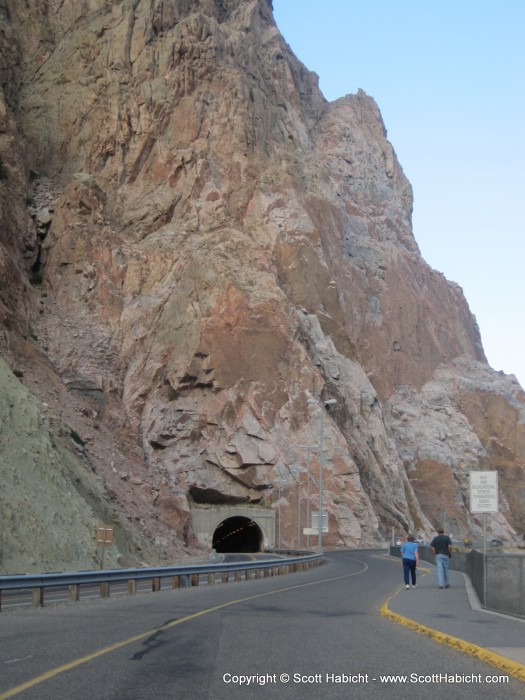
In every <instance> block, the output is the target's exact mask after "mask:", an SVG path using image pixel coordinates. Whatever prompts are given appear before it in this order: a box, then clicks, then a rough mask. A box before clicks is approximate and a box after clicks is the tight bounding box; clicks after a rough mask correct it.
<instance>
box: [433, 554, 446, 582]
mask: <svg viewBox="0 0 525 700" xmlns="http://www.w3.org/2000/svg"><path fill="white" fill-rule="evenodd" d="M448 559H449V557H448V554H436V567H437V576H438V586H439V587H440V588H443V587H444V586H448Z"/></svg>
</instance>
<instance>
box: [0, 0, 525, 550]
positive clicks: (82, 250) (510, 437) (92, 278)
mask: <svg viewBox="0 0 525 700" xmlns="http://www.w3.org/2000/svg"><path fill="white" fill-rule="evenodd" d="M6 7H7V10H6V11H4V15H3V16H2V18H1V21H2V27H3V33H2V42H3V44H4V46H3V48H5V51H4V52H3V53H2V56H3V59H2V60H3V64H2V66H1V68H2V72H3V73H4V77H5V80H4V81H3V83H4V85H5V86H6V87H5V88H4V93H3V96H2V102H1V104H0V147H1V153H0V155H1V158H2V161H1V162H2V170H1V172H0V187H1V194H2V196H1V201H2V210H1V212H0V215H1V220H2V223H3V224H5V225H4V226H3V229H2V232H1V233H0V236H1V240H0V243H1V249H0V253H1V254H0V264H1V265H2V270H3V271H5V275H6V278H5V279H6V282H7V283H6V284H5V286H4V287H3V288H2V290H0V291H1V293H2V296H1V298H2V304H3V306H2V307H1V308H2V314H3V316H2V321H3V327H4V331H3V338H4V340H3V342H4V346H3V347H4V355H5V356H6V358H7V359H8V361H9V362H10V364H11V365H12V366H15V365H17V366H20V367H23V369H24V377H25V381H26V382H27V383H28V384H31V388H32V390H34V391H35V392H36V393H43V392H44V391H45V387H47V386H48V385H49V383H50V382H56V380H57V377H58V378H59V379H60V381H61V382H62V385H63V386H64V387H65V388H67V393H64V392H63V393H60V397H61V401H62V402H63V404H62V405H63V407H64V410H67V411H69V413H68V415H70V416H71V417H73V416H76V420H77V421H78V423H77V424H75V428H76V429H77V430H81V431H82V434H83V435H87V436H89V441H88V446H87V449H90V450H91V452H92V456H93V457H95V459H96V462H97V465H98V469H99V470H100V471H101V472H102V473H104V475H107V488H110V489H112V492H113V493H114V494H115V497H116V498H117V500H118V501H119V502H120V503H121V505H122V507H124V508H125V509H128V510H129V511H135V512H140V517H141V518H142V527H143V530H144V532H145V534H146V535H147V536H149V537H152V536H153V533H154V532H155V531H156V528H157V527H158V526H159V525H160V527H162V528H168V529H169V528H172V530H173V531H174V532H176V535H177V538H179V539H180V540H181V541H182V542H184V543H185V544H186V545H191V544H192V541H193V540H192V531H191V520H190V517H189V506H190V505H191V504H203V503H240V502H248V503H252V504H258V505H264V506H266V507H275V504H276V500H277V495H276V489H273V488H272V485H273V484H274V482H275V478H276V476H277V475H280V474H283V473H285V474H286V475H287V478H289V479H290V484H292V479H291V476H290V472H289V467H290V466H291V465H293V464H296V463H304V462H305V460H306V459H307V454H306V453H305V450H304V448H301V447H300V445H305V444H306V445H315V444H316V443H317V442H318V440H319V427H320V424H319V414H315V413H314V414H312V412H311V405H310V404H309V403H308V398H309V397H314V398H322V399H325V398H327V397H329V396H331V397H335V398H337V401H338V404H337V406H336V407H335V409H333V410H332V412H331V413H330V414H329V415H328V416H327V417H326V420H325V426H324V427H325V433H326V435H325V438H326V444H327V446H328V451H329V454H327V457H328V463H327V465H326V474H325V476H326V493H327V498H326V503H327V504H328V508H329V514H330V529H331V532H330V534H329V535H328V536H327V543H328V544H332V545H371V544H373V543H375V542H377V541H378V540H379V539H382V538H383V537H384V536H385V535H387V534H388V533H389V532H390V528H391V527H395V528H397V529H401V530H406V529H409V528H413V527H418V528H419V529H421V530H428V529H430V527H431V522H430V521H432V522H435V521H436V519H437V518H438V516H439V512H437V511H436V508H435V507H434V506H433V505H432V503H431V501H430V500H429V499H428V498H427V491H425V490H424V489H419V490H418V488H417V487H416V486H415V485H416V484H418V483H419V482H414V485H412V482H410V481H409V477H407V473H406V472H407V470H408V472H409V475H410V474H412V472H413V471H414V470H416V472H417V473H418V474H419V473H420V472H421V474H422V473H423V471H422V470H424V473H425V475H426V476H425V479H428V480H429V481H428V483H429V484H432V485H433V487H434V488H438V487H439V484H440V482H441V478H442V473H443V472H442V470H441V465H447V469H448V471H447V474H449V476H447V479H449V480H450V486H449V487H447V489H448V490H447V494H448V495H449V496H450V497H452V495H453V500H454V503H456V501H457V513H458V516H457V517H458V522H461V523H462V525H463V526H464V527H465V528H467V527H468V528H470V529H474V530H475V529H476V527H478V524H477V523H476V522H474V521H473V520H472V519H469V518H467V516H466V515H465V493H466V492H465V488H466V482H465V473H466V471H465V470H466V469H467V467H469V468H478V469H479V468H486V466H487V464H488V463H489V462H490V455H496V454H497V455H501V459H502V460H503V459H504V462H503V461H502V462H501V466H502V468H503V467H504V469H505V470H506V472H505V473H506V474H507V477H506V478H508V483H509V484H510V483H511V482H512V480H513V479H514V480H517V481H519V480H520V479H522V478H523V456H524V445H523V441H522V440H521V439H519V440H518V439H516V438H515V435H517V434H518V433H519V430H518V427H519V425H520V424H521V423H520V421H521V411H522V409H523V396H522V394H519V392H517V390H516V387H515V383H514V382H513V380H512V378H505V377H499V375H498V382H497V383H498V386H505V387H507V388H506V389H505V390H503V389H501V390H499V393H498V394H497V399H496V398H495V395H494V392H493V387H494V386H495V384H496V382H495V381H494V382H493V381H489V380H487V381H485V382H481V384H477V383H476V381H475V380H474V379H470V380H468V381H467V378H465V379H464V382H465V385H466V384H468V383H469V381H470V384H469V386H470V387H471V392H470V393H469V394H468V395H467V394H466V393H464V392H463V390H462V396H463V403H462V406H463V408H461V407H460V408H457V409H455V411H456V412H452V411H450V412H449V414H447V415H448V417H446V418H445V419H444V418H443V414H442V413H439V412H436V411H433V410H432V411H426V412H425V422H424V425H425V427H424V429H423V428H422V427H421V425H422V424H421V422H419V423H417V422H415V418H414V416H416V415H417V416H419V415H420V413H421V406H423V405H426V404H427V403H428V402H429V401H430V400H429V399H428V393H429V389H428V387H429V382H430V384H431V386H434V384H433V382H435V381H437V380H436V379H435V377H441V379H439V381H440V382H444V383H443V384H442V385H441V384H440V386H441V389H440V391H441V392H442V393H443V396H445V397H446V400H445V399H444V400H445V401H450V402H454V401H455V398H454V397H455V396H456V392H457V391H458V389H457V387H458V386H459V384H460V383H461V382H460V380H459V377H460V376H462V375H461V370H460V369H458V368H461V367H463V366H464V363H467V365H468V363H473V365H472V366H479V367H482V368H483V372H484V373H486V375H487V376H492V374H491V372H492V371H491V370H490V368H488V367H487V366H486V364H485V358H484V354H483V349H482V346H481V341H480V338H479V332H478V329H477V326H476V323H475V320H474V318H473V317H472V316H471V314H470V311H469V309H468V305H467V303H466V301H465V300H464V298H463V295H462V292H461V290H460V288H459V287H458V286H457V285H455V284H453V283H450V282H448V281H447V280H446V279H445V278H444V277H443V276H442V275H441V274H439V273H437V272H435V271H434V270H432V269H431V268H429V266H428V265H427V264H426V263H425V262H424V260H422V258H421V256H420V254H419V250H418V247H417V244H416V242H415V240H414V237H413V234H412V228H411V210H412V192H411V188H410V185H409V183H408V181H407V180H406V178H405V176H404V175H403V172H402V170H401V167H400V166H399V164H398V162H397V158H396V156H395V153H394V150H393V148H392V146H391V145H390V144H389V142H388V141H387V138H386V131H385V128H384V125H383V122H382V119H381V115H380V113H379V110H378V108H377V106H376V104H375V103H374V101H373V100H372V99H371V98H370V97H368V96H367V95H365V94H364V93H363V92H361V91H360V92H359V93H358V94H357V95H347V96H346V97H344V98H341V99H340V100H338V101H336V102H334V103H327V102H326V101H325V100H324V98H323V96H322V94H321V93H320V91H319V90H318V87H317V79H316V76H315V75H314V74H312V73H309V72H308V71H307V70H306V69H305V68H304V66H302V65H301V64H300V63H299V62H298V61H297V60H296V58H295V57H294V56H293V54H292V53H291V52H290V50H289V48H288V47H287V46H286V44H285V43H284V41H283V39H282V37H281V36H280V34H279V32H278V30H277V28H276V26H275V24H274V21H273V18H272V14H271V3H269V2H268V1H267V0H248V1H246V2H240V1H239V0H222V1H219V0H200V1H198V2H195V1H193V2H189V1H185V0H170V2H167V1H166V0H147V1H146V0H132V1H131V0H128V1H127V2H126V1H124V0H122V1H121V2H113V3H106V2H103V1H102V0H90V1H89V2H83V3H76V2H72V1H70V0H65V1H64V0H60V2H59V1H58V0H50V1H48V2H44V1H43V0H32V1H31V2H29V3H24V4H21V3H15V2H7V5H6ZM30 282H31V283H32V284H30ZM23 336H25V338H24V337H23ZM42 356H43V357H45V358H47V359H48V360H49V361H50V364H47V363H46V362H45V361H43V360H42V359H38V360H37V359H36V358H41V357H42ZM461 357H463V358H464V359H463V360H458V359H457V358H461ZM462 363H463V364H462ZM476 363H478V364H476ZM468 366H469V367H470V365H468ZM480 371H481V370H480ZM447 372H448V373H451V376H452V375H453V376H456V377H458V379H457V381H456V382H453V381H452V380H450V379H447V380H446V381H445V380H444V379H442V377H443V376H445V375H446V376H447V377H448V375H447ZM53 373H56V376H55V375H54V374H53ZM440 373H441V374H440ZM443 373H445V374H444V375H443ZM493 374H494V373H493ZM487 382H488V384H490V386H491V389H490V390H487V389H486V384H487ZM47 393H48V397H51V398H50V399H49V400H55V401H58V399H57V398H56V397H55V398H54V399H53V392H49V391H48V392H47ZM511 396H512V401H511V399H510V397H511ZM73 399H74V401H73ZM482 404H483V405H484V406H485V405H486V406H489V405H490V408H486V409H484V411H485V413H486V414H488V415H490V416H491V418H490V420H489V419H488V418H487V419H486V420H484V421H483V420H481V419H480V418H479V416H478V418H476V419H475V416H476V415H477V412H478V410H479V409H478V407H479V406H481V405H482ZM430 405H433V403H432V401H430ZM407 406H410V408H407ZM69 407H70V408H69ZM414 407H417V409H416V408H414ZM501 412H503V413H504V414H505V415H507V416H508V417H509V420H511V421H512V425H514V426H515V428H516V429H515V430H509V429H507V428H506V427H505V426H506V425H507V424H506V422H505V423H501V424H497V417H498V415H500V414H501ZM406 416H409V418H406ZM418 420H419V421H420V419H419V418H418ZM443 420H445V426H449V427H450V426H451V425H456V423H458V425H460V426H463V428H464V430H463V431H460V430H459V429H457V430H456V429H454V430H452V429H451V428H450V429H449V428H446V430H447V431H448V432H449V433H451V436H449V437H448V438H447V439H448V440H449V441H450V442H451V444H452V447H451V454H453V455H454V458H453V459H452V458H451V457H447V458H446V459H445V457H444V456H443V454H442V453H441V452H440V451H439V450H432V449H429V456H428V457H426V458H425V459H424V460H421V459H420V457H419V456H417V454H416V453H417V450H416V447H415V444H416V442H417V439H418V438H417V436H418V435H419V434H420V432H421V431H423V432H424V433H425V434H426V433H429V434H431V433H432V431H439V430H440V429H441V428H440V426H441V427H442V426H443ZM467 421H468V422H469V423H470V426H471V427H470V428H468V429H467V428H465V425H466V423H467ZM407 423H408V424H409V425H407ZM442 429H443V430H445V428H442ZM104 431H105V434H106V435H107V434H111V436H112V439H113V441H114V448H115V450H117V452H118V454H119V455H120V457H119V459H122V460H123V461H125V460H126V459H129V460H130V462H131V463H132V464H133V465H134V474H135V476H134V478H135V481H137V483H136V484H135V486H136V487H137V488H136V489H135V491H136V493H138V491H139V490H140V493H141V494H148V498H149V501H148V500H147V499H146V501H144V500H143V499H137V498H136V494H135V496H134V495H133V493H132V491H129V492H128V491H125V490H124V489H123V488H122V483H121V480H119V477H118V473H119V471H120V467H119V468H116V467H115V466H114V464H113V466H112V465H111V463H110V460H109V459H108V458H107V455H106V454H105V453H104V450H103V449H101V448H100V445H101V444H103V441H102V440H101V438H99V435H100V434H101V433H102V432H104ZM493 431H494V435H493V434H492V432H493ZM474 436H477V439H478V441H479V444H478V442H476V439H475V437H474ZM509 451H510V452H512V454H513V455H514V456H513V457H512V458H511V457H509V456H508V455H509V454H510V452H509ZM407 455H408V456H407ZM504 455H505V457H504ZM425 460H427V461H425ZM114 461H115V460H113V462H114ZM316 461H317V457H316V456H315V455H314V459H313V466H314V471H315V469H316V466H315V465H316ZM457 465H459V466H457ZM496 466H499V464H498V465H496ZM115 470H116V471H115ZM283 470H284V472H283ZM116 473H117V476H115V474H116ZM460 475H461V476H460ZM416 478H418V479H419V478H420V477H419V476H418V477H416ZM421 479H423V477H421ZM520 483H521V482H520ZM510 492H511V489H510V488H509V500H508V504H509V509H508V510H506V511H505V512H504V513H502V515H501V518H500V519H499V520H498V528H499V529H498V532H500V531H501V532H503V531H505V532H506V533H512V528H516V529H517V530H519V531H520V532H521V530H522V529H523V517H524V513H525V510H524V508H523V504H522V502H520V500H519V498H518V497H516V498H510ZM315 498H316V496H314V497H313V499H312V500H313V505H314V507H315ZM292 505H293V504H292V503H291V502H290V506H291V507H290V509H289V511H288V512H289V517H288V519H286V520H285V521H284V522H283V528H282V531H283V538H284V540H285V541H286V540H288V541H291V539H292V537H293V533H294V532H295V522H296V520H295V517H294V515H293V513H292ZM443 507H444V508H445V506H443ZM454 507H456V506H454ZM460 513H461V514H462V517H461V518H460V517H459V514H460ZM450 517H451V518H452V517H453V515H452V514H450ZM454 517H455V515H454Z"/></svg>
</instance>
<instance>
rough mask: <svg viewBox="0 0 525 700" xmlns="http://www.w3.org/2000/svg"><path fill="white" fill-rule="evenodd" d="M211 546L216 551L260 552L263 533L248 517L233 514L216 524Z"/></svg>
mask: <svg viewBox="0 0 525 700" xmlns="http://www.w3.org/2000/svg"><path fill="white" fill-rule="evenodd" d="M212 547H213V549H214V550H215V551H216V552H229V553H232V552H243V553H249V552H262V549H263V534H262V531H261V528H260V527H259V526H258V525H257V523H256V522H254V521H253V520H250V518H245V517H243V516H241V515H234V516H232V517H231V518H226V520H223V521H222V523H220V525H218V526H217V528H216V529H215V532H214V533H213V544H212Z"/></svg>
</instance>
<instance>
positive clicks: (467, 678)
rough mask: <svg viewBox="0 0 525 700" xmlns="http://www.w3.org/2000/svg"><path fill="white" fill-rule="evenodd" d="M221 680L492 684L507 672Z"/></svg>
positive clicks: (232, 677)
mask: <svg viewBox="0 0 525 700" xmlns="http://www.w3.org/2000/svg"><path fill="white" fill-rule="evenodd" d="M222 680H223V682H224V683H229V684H231V685H239V686H240V685H246V686H248V685H270V684H275V685H280V684H287V683H295V684H301V685H332V684H341V685H361V684H367V683H389V684H393V685H397V684H404V683H412V684H417V683H429V684H434V683H436V684H438V683H443V684H447V683H450V684H462V683H465V684H469V683H470V684H485V683H486V684H492V685H495V684H497V683H508V682H509V676H507V675H505V674H489V675H483V674H481V673H426V674H423V673H411V674H408V675H381V674H377V675H376V676H372V675H371V674H369V673H310V674H305V673H254V674H251V675H249V674H242V673H238V674H237V673H224V674H223V676H222Z"/></svg>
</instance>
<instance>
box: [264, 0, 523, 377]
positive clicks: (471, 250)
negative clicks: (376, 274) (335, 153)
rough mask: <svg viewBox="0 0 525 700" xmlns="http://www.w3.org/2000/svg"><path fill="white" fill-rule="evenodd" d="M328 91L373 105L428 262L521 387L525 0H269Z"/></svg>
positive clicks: (490, 355)
mask: <svg viewBox="0 0 525 700" xmlns="http://www.w3.org/2000/svg"><path fill="white" fill-rule="evenodd" d="M273 6H274V17H275V19H276V22H277V25H278V27H279V29H280V31H281V34H282V35H283V36H284V38H285V40H286V41H287V42H288V44H289V45H290V47H291V48H292V50H293V52H294V53H295V55H296V56H297V57H298V58H299V59H300V60H301V61H302V62H303V63H304V64H305V66H306V67H307V68H308V69H309V70H312V71H315V72H316V73H317V74H318V75H319V85H320V88H321V90H322V91H323V93H324V96H325V97H326V98H327V99H328V100H335V99H337V98H339V97H342V96H343V95H346V94H348V93H355V92H357V90H358V89H359V88H362V89H363V90H364V91H365V92H366V93H367V94H369V95H371V96H372V97H373V98H374V99H375V101H376V102H377V104H378V106H379V109H380V110H381V114H382V115H383V120H384V122H385V126H386V129H387V131H388V138H389V141H390V142H391V143H392V145H393V147H394V150H395V151H396V153H397V156H398V159H399V162H400V163H401V166H402V167H403V170H404V172H405V174H406V175H407V177H408V179H409V180H410V182H411V184H412V187H413V189H414V215H413V225H414V235H415V238H416V240H417V242H418V245H419V247H420V249H421V253H422V255H423V257H424V258H425V260H426V261H427V262H428V263H429V264H430V265H431V266H432V267H434V268H435V269H436V270H439V271H440V272H443V273H444V274H445V276H446V277H447V278H448V279H449V280H453V281H454V282H457V283H458V284H459V285H460V286H461V287H462V288H463V291H464V293H465V296H466V298H467V301H468V303H469V305H470V309H471V311H472V313H473V314H474V315H475V316H476V319H477V321H478V324H479V326H480V330H481V337H482V341H483V346H484V348H485V353H486V355H487V359H488V361H489V364H490V365H491V366H492V367H494V368H495V369H497V370H503V371H504V372H506V373H508V374H514V375H516V377H517V378H518V379H519V381H520V383H521V385H522V386H523V387H525V313H524V305H525V271H524V262H525V211H524V210H525V0H433V1H432V0H323V1H322V2H320V0H273Z"/></svg>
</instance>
